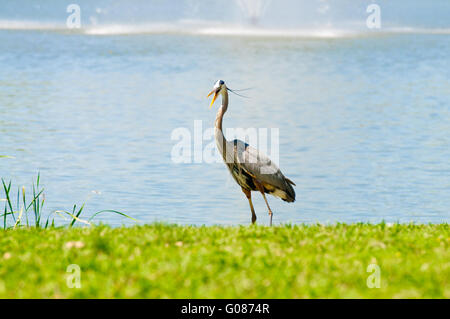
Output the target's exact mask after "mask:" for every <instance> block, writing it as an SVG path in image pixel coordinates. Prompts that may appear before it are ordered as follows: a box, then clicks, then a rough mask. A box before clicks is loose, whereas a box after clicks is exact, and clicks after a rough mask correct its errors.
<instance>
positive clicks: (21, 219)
mask: <svg viewBox="0 0 450 319" xmlns="http://www.w3.org/2000/svg"><path fill="white" fill-rule="evenodd" d="M3 157H4V156H3ZM40 180H41V176H40V174H38V176H37V179H36V183H35V182H34V181H33V183H32V187H31V189H32V192H31V196H30V194H28V197H27V191H26V189H25V186H22V188H20V187H17V192H16V193H13V190H12V187H11V181H9V182H6V181H5V180H4V179H3V178H2V179H1V181H2V185H1V186H2V187H1V188H0V201H4V202H5V206H4V210H3V213H1V214H0V218H1V219H0V220H1V222H2V226H3V229H11V228H12V229H16V228H21V227H36V228H49V227H54V226H55V217H60V218H62V219H64V220H65V221H66V224H65V225H66V226H67V227H72V226H73V225H75V223H76V222H79V223H83V224H85V225H91V221H92V220H93V219H94V218H95V217H96V216H97V215H100V214H103V213H113V214H116V215H121V216H123V217H126V218H130V219H132V220H135V221H136V219H134V218H132V217H130V216H128V215H126V214H124V213H122V212H119V211H116V210H112V209H105V210H101V211H98V212H96V213H94V214H92V215H91V217H90V218H89V219H87V220H86V219H81V213H82V212H83V210H84V204H83V205H81V207H79V208H77V205H73V207H72V211H71V212H70V211H67V210H55V211H53V212H50V213H47V214H46V217H45V216H44V212H43V208H44V203H45V194H44V189H43V188H41V187H40ZM2 193H3V194H2ZM1 196H4V198H2V197H1ZM30 197H31V198H30ZM27 198H28V200H27ZM29 215H31V216H30V217H29Z"/></svg>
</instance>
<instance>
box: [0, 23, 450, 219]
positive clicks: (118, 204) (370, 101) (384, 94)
mask: <svg viewBox="0 0 450 319" xmlns="http://www.w3.org/2000/svg"><path fill="white" fill-rule="evenodd" d="M0 46H1V49H0V155H10V156H13V158H0V176H1V177H3V178H5V179H7V180H9V179H12V181H13V184H14V185H15V186H21V185H25V186H27V187H28V186H29V185H30V184H31V181H32V179H33V178H35V177H36V176H37V173H38V172H40V173H41V179H42V184H43V186H44V187H45V193H46V207H47V211H48V212H50V211H53V210H56V209H71V206H72V205H73V204H75V203H76V204H81V203H83V202H86V203H87V204H86V210H87V215H89V213H93V212H95V211H97V210H100V209H116V210H120V211H123V212H125V213H127V214H129V215H131V216H133V217H136V218H138V219H139V220H140V221H141V222H153V221H165V222H175V223H181V224H248V223H249V222H250V211H249V208H248V202H247V200H246V198H245V196H244V195H243V194H242V192H241V190H240V188H239V187H238V186H237V185H236V184H235V182H234V181H233V180H232V178H231V177H230V176H229V174H228V171H227V170H226V168H225V165H224V164H223V163H214V164H208V163H191V164H189V163H188V164H177V163H174V162H173V161H172V159H171V150H172V148H173V146H174V145H175V144H176V142H177V141H174V140H172V139H171V134H172V132H173V130H174V129H176V128H179V127H184V128H187V129H189V130H190V131H191V132H192V133H193V130H194V121H195V120H201V121H202V124H203V130H206V129H207V128H208V127H211V126H213V122H214V118H215V112H216V111H217V105H216V107H214V108H213V109H212V110H210V109H209V108H208V105H209V100H208V99H206V94H207V93H208V92H209V90H210V89H211V88H212V85H213V84H214V82H215V81H216V80H217V79H218V78H220V79H223V80H225V81H226V83H227V84H228V85H229V86H230V87H231V88H247V87H252V90H249V91H246V92H245V94H246V95H249V96H250V98H249V99H244V98H240V97H237V96H234V95H232V96H230V107H229V110H228V113H227V114H226V116H225V120H224V126H225V127H242V128H246V127H255V128H260V127H262V128H279V141H280V150H279V151H280V162H279V164H280V167H281V169H282V171H283V172H284V174H285V175H286V176H288V177H289V178H290V179H292V180H293V181H295V182H296V184H297V186H296V188H295V190H296V192H297V201H296V202H295V203H289V204H288V203H285V202H283V201H281V200H279V199H275V198H273V197H269V202H270V204H271V206H272V208H273V211H274V221H275V223H285V222H293V223H303V222H305V223H311V222H359V221H364V222H366V221H370V222H377V221H381V220H386V221H391V222H395V221H400V222H409V221H415V222H420V223H428V222H433V223H435V222H443V221H446V222H448V221H449V220H450V211H449V208H450V160H449V159H450V36H449V35H448V34H380V35H379V36H377V35H370V36H354V37H337V38H303V37H286V38H284V37H270V38H267V37H264V36H261V37H251V36H250V37H247V36H245V37H239V36H212V35H208V36H205V35H186V34H129V35H109V36H99V35H87V34H82V33H77V32H74V33H71V32H58V31H48V30H0ZM210 141H211V140H206V141H204V146H206V145H207V144H208V143H209V142H210ZM255 146H256V145H255ZM254 204H255V208H256V211H257V214H258V218H259V219H258V221H259V222H261V223H267V221H268V218H267V212H266V208H265V204H264V201H263V200H262V197H261V196H260V195H258V194H256V193H254ZM99 220H102V221H103V222H106V223H108V224H111V225H120V224H122V223H125V224H130V223H131V222H129V221H127V220H124V219H123V218H121V217H118V216H114V215H103V217H102V218H99Z"/></svg>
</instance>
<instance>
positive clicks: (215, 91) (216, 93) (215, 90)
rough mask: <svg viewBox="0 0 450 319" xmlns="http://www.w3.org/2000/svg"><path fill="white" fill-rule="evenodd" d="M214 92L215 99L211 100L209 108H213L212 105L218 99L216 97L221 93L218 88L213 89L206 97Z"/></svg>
mask: <svg viewBox="0 0 450 319" xmlns="http://www.w3.org/2000/svg"><path fill="white" fill-rule="evenodd" d="M213 93H214V96H213V99H212V101H211V104H210V105H209V108H211V107H212V106H213V104H214V102H215V101H216V98H217V95H219V94H218V93H219V90H218V89H214V90H212V91H211V92H209V94H208V95H207V96H206V97H209V96H210V95H211V94H213Z"/></svg>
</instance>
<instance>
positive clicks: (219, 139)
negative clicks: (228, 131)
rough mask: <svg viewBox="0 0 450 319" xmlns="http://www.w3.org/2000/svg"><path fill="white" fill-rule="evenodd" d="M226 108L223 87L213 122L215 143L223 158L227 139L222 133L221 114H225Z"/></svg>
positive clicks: (226, 97) (226, 98) (226, 96)
mask: <svg viewBox="0 0 450 319" xmlns="http://www.w3.org/2000/svg"><path fill="white" fill-rule="evenodd" d="M227 109H228V92H227V90H226V89H225V90H224V93H222V106H221V107H220V108H219V110H218V111H217V115H216V121H215V124H214V128H215V129H214V136H215V139H216V144H217V147H218V149H219V151H220V154H222V157H224V159H225V156H224V150H225V149H226V143H227V140H226V139H225V136H224V135H223V131H222V121H223V115H224V114H225V112H226V111H227Z"/></svg>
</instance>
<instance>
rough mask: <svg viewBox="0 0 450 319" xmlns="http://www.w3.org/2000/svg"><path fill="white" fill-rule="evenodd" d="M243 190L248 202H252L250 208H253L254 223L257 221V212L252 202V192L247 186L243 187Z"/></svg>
mask: <svg viewBox="0 0 450 319" xmlns="http://www.w3.org/2000/svg"><path fill="white" fill-rule="evenodd" d="M242 191H243V192H244V194H245V196H247V199H248V203H249V204H250V209H251V210H252V224H254V223H255V222H256V214H255V209H254V208H253V203H252V193H251V191H249V190H247V189H245V188H242Z"/></svg>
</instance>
